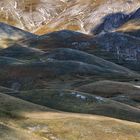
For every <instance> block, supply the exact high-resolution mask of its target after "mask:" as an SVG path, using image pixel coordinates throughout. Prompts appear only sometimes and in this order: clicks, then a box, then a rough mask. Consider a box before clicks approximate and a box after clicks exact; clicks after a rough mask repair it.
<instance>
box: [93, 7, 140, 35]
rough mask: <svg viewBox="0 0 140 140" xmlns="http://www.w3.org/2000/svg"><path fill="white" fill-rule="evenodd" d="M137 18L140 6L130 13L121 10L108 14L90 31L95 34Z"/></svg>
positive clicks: (113, 28) (139, 13)
mask: <svg viewBox="0 0 140 140" xmlns="http://www.w3.org/2000/svg"><path fill="white" fill-rule="evenodd" d="M137 19H140V8H139V9H137V10H136V11H134V12H132V13H130V14H124V13H121V12H119V13H113V14H109V15H107V16H105V17H104V18H103V19H102V23H101V24H99V25H98V26H97V27H95V28H94V29H93V30H92V31H91V33H93V34H94V35H97V34H100V33H104V32H111V31H113V30H115V29H117V28H119V27H121V26H122V25H123V24H125V23H126V22H128V21H131V20H137Z"/></svg>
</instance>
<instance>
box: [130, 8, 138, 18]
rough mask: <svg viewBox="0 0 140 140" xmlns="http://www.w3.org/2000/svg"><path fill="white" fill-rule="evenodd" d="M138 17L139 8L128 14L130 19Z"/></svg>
mask: <svg viewBox="0 0 140 140" xmlns="http://www.w3.org/2000/svg"><path fill="white" fill-rule="evenodd" d="M138 18H140V8H139V9H137V10H136V11H135V12H133V13H131V14H130V19H138Z"/></svg>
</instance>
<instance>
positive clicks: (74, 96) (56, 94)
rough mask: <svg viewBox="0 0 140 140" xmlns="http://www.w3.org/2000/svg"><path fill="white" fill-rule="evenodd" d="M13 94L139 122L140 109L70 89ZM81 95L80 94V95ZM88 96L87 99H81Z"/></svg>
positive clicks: (61, 106) (50, 104)
mask: <svg viewBox="0 0 140 140" xmlns="http://www.w3.org/2000/svg"><path fill="white" fill-rule="evenodd" d="M11 95H13V96H16V97H19V98H22V99H24V100H27V101H31V102H33V103H36V104H40V105H44V106H48V107H51V108H54V109H58V110H63V111H68V112H79V113H89V114H98V115H104V116H110V117H114V118H121V119H124V120H131V121H136V122H139V121H140V120H139V115H140V110H139V109H136V108H134V107H131V106H129V105H125V104H123V103H119V102H116V101H113V100H110V99H105V98H100V97H97V96H94V95H90V94H85V93H82V92H76V91H69V90H62V89H61V90H60V89H59V90H51V89H44V90H31V91H24V92H20V93H17V94H11ZM79 95H80V96H79ZM81 96H82V97H83V98H85V97H86V99H81Z"/></svg>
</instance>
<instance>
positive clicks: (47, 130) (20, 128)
mask: <svg viewBox="0 0 140 140" xmlns="http://www.w3.org/2000/svg"><path fill="white" fill-rule="evenodd" d="M0 97H1V98H0V106H1V109H3V110H6V111H8V112H13V111H14V112H15V111H16V110H19V109H21V110H26V109H25V108H27V107H28V110H30V109H31V110H34V112H29V111H27V112H24V117H23V118H17V117H15V118H11V116H9V118H8V119H7V118H6V117H2V116H0V140H58V139H59V140H60V139H61V140H87V139H88V140H93V137H94V138H95V139H96V140H101V139H104V140H112V139H114V140H117V139H118V138H119V140H124V139H125V138H127V140H139V136H140V135H139V134H140V124H137V123H132V122H127V121H121V120H117V119H112V118H107V117H103V116H94V115H86V114H83V115H82V114H73V113H64V112H50V111H49V110H48V109H47V108H45V109H46V112H45V111H44V110H43V111H42V107H41V106H38V105H35V104H32V103H29V102H26V101H23V100H20V99H17V98H14V97H11V96H8V95H4V94H0ZM7 104H8V105H9V106H8V108H7V106H6V105H7ZM43 109H44V108H43ZM0 112H1V111H0ZM20 115H22V114H20ZM27 118H28V119H27Z"/></svg>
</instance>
